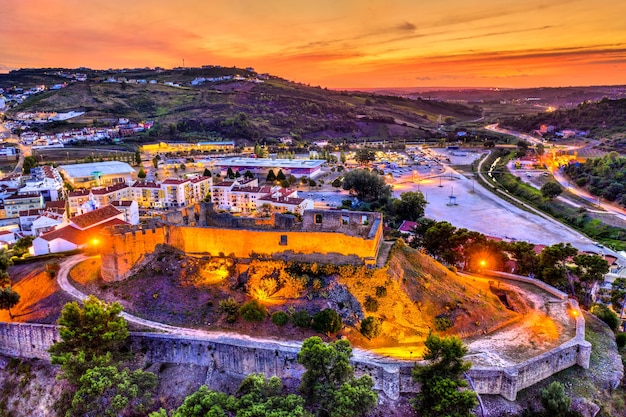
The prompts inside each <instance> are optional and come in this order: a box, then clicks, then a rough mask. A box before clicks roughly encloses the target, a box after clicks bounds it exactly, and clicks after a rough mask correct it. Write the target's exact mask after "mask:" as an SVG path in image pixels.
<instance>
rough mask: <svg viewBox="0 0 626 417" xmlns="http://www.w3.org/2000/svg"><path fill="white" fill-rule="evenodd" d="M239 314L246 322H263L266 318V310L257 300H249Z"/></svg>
mask: <svg viewBox="0 0 626 417" xmlns="http://www.w3.org/2000/svg"><path fill="white" fill-rule="evenodd" d="M239 314H241V317H243V318H244V320H246V321H263V320H265V318H266V317H267V310H266V309H265V306H263V304H261V303H259V301H258V300H250V301H248V302H247V303H245V304H244V305H242V306H241V308H240V309H239Z"/></svg>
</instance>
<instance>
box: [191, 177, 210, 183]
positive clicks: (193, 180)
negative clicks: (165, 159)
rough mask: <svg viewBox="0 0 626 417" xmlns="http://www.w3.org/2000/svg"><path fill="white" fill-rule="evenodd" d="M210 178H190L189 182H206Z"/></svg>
mask: <svg viewBox="0 0 626 417" xmlns="http://www.w3.org/2000/svg"><path fill="white" fill-rule="evenodd" d="M210 178H211V177H202V176H201V177H196V178H192V179H191V182H192V183H194V184H195V183H198V182H202V181H206V180H208V179H210Z"/></svg>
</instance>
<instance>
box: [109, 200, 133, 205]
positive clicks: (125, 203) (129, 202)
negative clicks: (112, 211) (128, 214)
mask: <svg viewBox="0 0 626 417" xmlns="http://www.w3.org/2000/svg"><path fill="white" fill-rule="evenodd" d="M132 204H133V202H132V201H130V200H121V201H120V200H115V201H111V205H112V206H119V207H130V206H131V205H132Z"/></svg>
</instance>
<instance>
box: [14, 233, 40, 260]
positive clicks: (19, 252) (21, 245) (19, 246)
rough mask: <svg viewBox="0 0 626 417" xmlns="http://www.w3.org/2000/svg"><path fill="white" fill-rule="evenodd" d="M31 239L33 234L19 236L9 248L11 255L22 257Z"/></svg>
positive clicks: (26, 251)
mask: <svg viewBox="0 0 626 417" xmlns="http://www.w3.org/2000/svg"><path fill="white" fill-rule="evenodd" d="M33 240H35V237H34V236H24V237H21V238H19V239H18V240H17V242H15V244H14V245H13V248H11V250H12V251H13V256H17V257H22V256H23V255H24V254H26V253H28V249H29V248H30V247H31V245H32V243H33Z"/></svg>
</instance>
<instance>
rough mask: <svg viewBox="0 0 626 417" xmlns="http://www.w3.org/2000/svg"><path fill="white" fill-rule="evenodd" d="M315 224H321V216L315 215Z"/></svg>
mask: <svg viewBox="0 0 626 417" xmlns="http://www.w3.org/2000/svg"><path fill="white" fill-rule="evenodd" d="M315 223H316V224H322V215H321V214H316V215H315Z"/></svg>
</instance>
